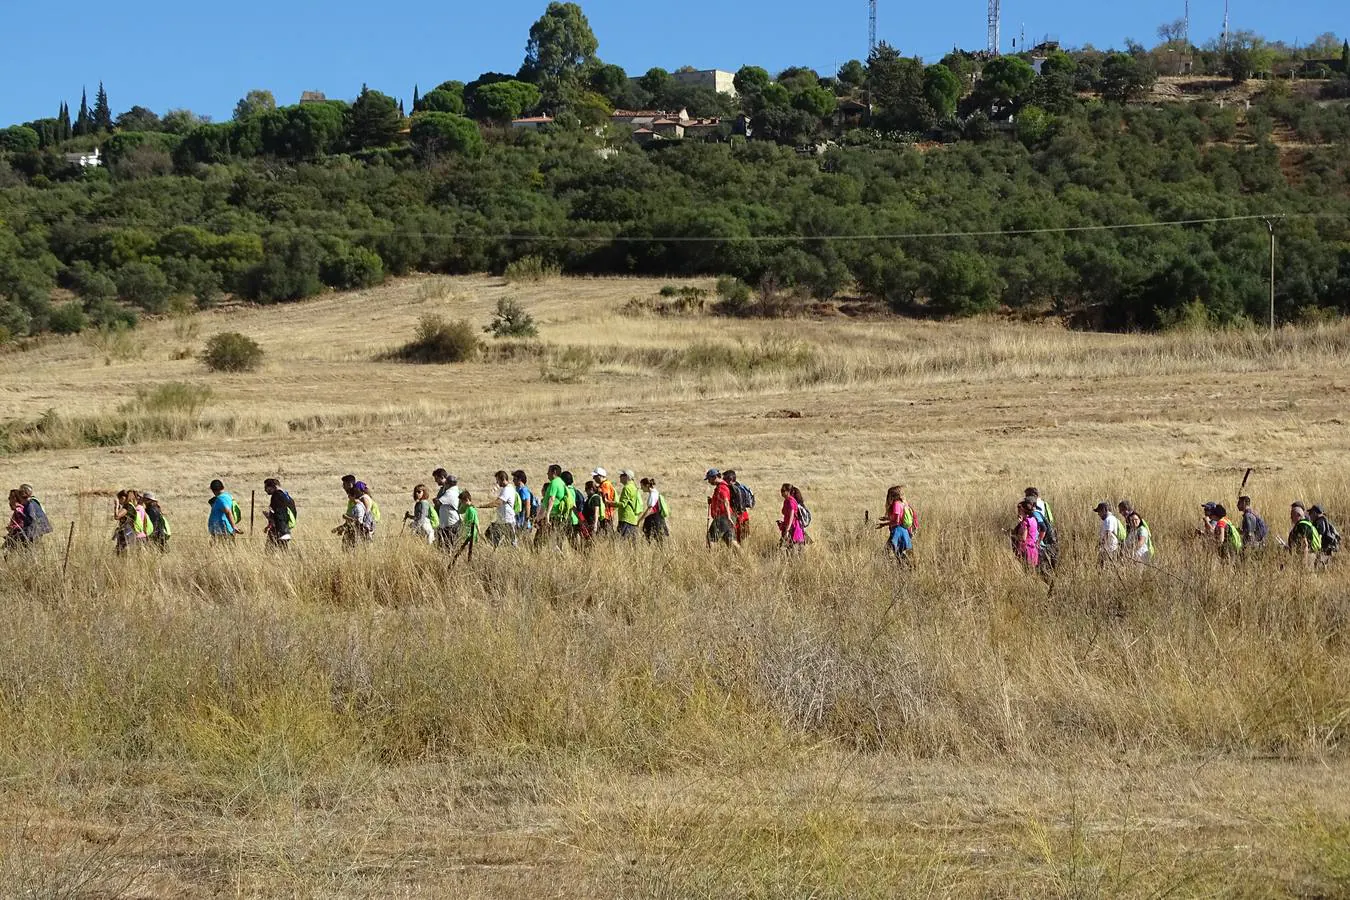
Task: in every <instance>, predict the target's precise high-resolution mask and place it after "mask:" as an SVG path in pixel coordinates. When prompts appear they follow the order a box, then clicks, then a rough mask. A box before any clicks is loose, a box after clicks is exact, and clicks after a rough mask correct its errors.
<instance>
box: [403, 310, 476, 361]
mask: <svg viewBox="0 0 1350 900" xmlns="http://www.w3.org/2000/svg"><path fill="white" fill-rule="evenodd" d="M477 353H478V336H477V335H476V334H474V330H473V326H472V325H470V324H469V323H468V322H465V321H463V320H460V321H457V322H447V321H445V320H444V319H442V318H441V317H440V316H434V315H431V316H423V317H422V320H421V321H420V322H418V323H417V336H416V337H415V338H414V339H413V340H412V342H410V343H407V344H404V345H403V347H402V348H400V349H399V351H398V352H397V353H395V354H394V356H395V357H396V358H397V359H402V360H404V361H405V362H415V363H457V362H464V361H466V360H469V359H472V358H473V357H474V355H475V354H477Z"/></svg>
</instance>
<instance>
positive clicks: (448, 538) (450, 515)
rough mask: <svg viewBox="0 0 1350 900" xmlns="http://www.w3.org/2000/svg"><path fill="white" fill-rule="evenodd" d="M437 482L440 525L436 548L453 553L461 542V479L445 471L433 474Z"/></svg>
mask: <svg viewBox="0 0 1350 900" xmlns="http://www.w3.org/2000/svg"><path fill="white" fill-rule="evenodd" d="M431 478H432V480H433V481H435V482H436V499H435V501H434V503H435V504H436V516H437V518H438V519H440V525H439V527H438V528H437V529H436V546H437V547H440V548H441V549H442V550H444V551H446V552H447V553H448V552H451V551H453V550H454V549H455V544H456V543H458V541H459V493H460V490H459V479H458V478H456V477H455V476H454V475H451V474H450V473H449V472H447V471H445V470H444V469H437V470H436V471H434V472H432V473H431Z"/></svg>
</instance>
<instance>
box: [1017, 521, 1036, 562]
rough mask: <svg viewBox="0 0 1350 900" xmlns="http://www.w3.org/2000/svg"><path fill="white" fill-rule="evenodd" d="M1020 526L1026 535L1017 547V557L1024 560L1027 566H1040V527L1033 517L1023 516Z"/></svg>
mask: <svg viewBox="0 0 1350 900" xmlns="http://www.w3.org/2000/svg"><path fill="white" fill-rule="evenodd" d="M1022 524H1023V525H1024V526H1025V531H1026V534H1025V536H1024V537H1023V538H1022V542H1021V544H1019V545H1018V548H1017V555H1018V556H1020V557H1021V558H1022V559H1024V560H1026V562H1027V565H1029V566H1033V567H1034V566H1038V565H1040V564H1041V527H1040V525H1038V524H1037V523H1036V517H1035V516H1023V517H1022Z"/></svg>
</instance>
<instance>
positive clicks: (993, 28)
mask: <svg viewBox="0 0 1350 900" xmlns="http://www.w3.org/2000/svg"><path fill="white" fill-rule="evenodd" d="M1002 18H1003V10H1002V6H1001V0H989V55H990V56H998V54H999V44H1000V43H1002V42H1001V41H1000V40H999V25H1000V22H1001V21H1002Z"/></svg>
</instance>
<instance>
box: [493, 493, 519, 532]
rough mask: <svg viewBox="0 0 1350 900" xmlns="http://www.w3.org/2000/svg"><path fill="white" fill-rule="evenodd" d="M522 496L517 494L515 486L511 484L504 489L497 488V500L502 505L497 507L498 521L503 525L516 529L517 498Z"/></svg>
mask: <svg viewBox="0 0 1350 900" xmlns="http://www.w3.org/2000/svg"><path fill="white" fill-rule="evenodd" d="M519 496H520V495H519V494H517V493H516V489H515V486H514V485H512V484H510V483H509V482H508V483H507V484H506V486H504V487H499V488H497V499H498V500H499V501H501V504H500V505H499V506H498V507H497V521H498V522H500V523H501V524H503V525H510V526H512V527H515V524H516V498H517V497H519Z"/></svg>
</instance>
